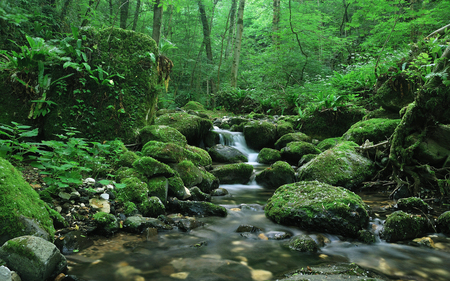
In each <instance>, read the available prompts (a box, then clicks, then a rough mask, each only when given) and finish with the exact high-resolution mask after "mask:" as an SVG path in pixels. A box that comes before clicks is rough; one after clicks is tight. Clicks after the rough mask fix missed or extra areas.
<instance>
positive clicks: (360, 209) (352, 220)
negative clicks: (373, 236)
mask: <svg viewBox="0 0 450 281" xmlns="http://www.w3.org/2000/svg"><path fill="white" fill-rule="evenodd" d="M264 211H265V214H266V217H268V218H269V219H271V220H273V221H274V222H276V223H280V224H284V225H294V226H298V227H300V228H302V229H306V230H313V231H320V232H327V233H331V234H338V235H344V236H348V237H357V235H358V231H359V230H361V229H365V228H366V226H367V225H368V223H369V214H368V211H367V206H366V204H364V202H363V201H362V199H361V198H360V197H359V196H358V195H356V194H355V193H353V192H351V191H349V190H347V189H345V188H342V187H336V186H331V185H328V184H325V183H321V182H318V181H302V182H296V183H292V184H286V185H283V186H281V187H279V188H278V189H277V190H276V191H275V193H274V194H273V196H272V197H271V198H270V199H269V200H268V202H267V205H266V207H265V208H264Z"/></svg>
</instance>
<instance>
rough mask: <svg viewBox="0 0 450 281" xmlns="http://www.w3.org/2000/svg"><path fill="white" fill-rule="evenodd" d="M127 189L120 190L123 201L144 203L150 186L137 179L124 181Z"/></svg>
mask: <svg viewBox="0 0 450 281" xmlns="http://www.w3.org/2000/svg"><path fill="white" fill-rule="evenodd" d="M122 183H124V184H125V187H123V188H120V189H118V191H117V192H118V195H119V197H120V198H122V200H123V201H132V202H138V203H139V202H143V201H144V200H146V199H147V197H148V185H147V183H145V182H143V181H141V180H140V179H138V178H136V177H130V178H125V179H123V180H122Z"/></svg>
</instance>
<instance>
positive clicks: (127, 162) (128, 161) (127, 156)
mask: <svg viewBox="0 0 450 281" xmlns="http://www.w3.org/2000/svg"><path fill="white" fill-rule="evenodd" d="M138 159H139V156H137V154H136V153H135V152H134V151H129V150H127V151H125V152H124V153H122V154H121V155H120V156H119V160H118V161H117V166H118V167H128V168H131V167H133V162H134V161H136V160H138Z"/></svg>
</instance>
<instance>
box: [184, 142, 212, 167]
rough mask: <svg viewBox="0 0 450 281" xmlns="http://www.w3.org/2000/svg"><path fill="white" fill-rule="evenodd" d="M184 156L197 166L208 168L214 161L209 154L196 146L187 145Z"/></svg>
mask: <svg viewBox="0 0 450 281" xmlns="http://www.w3.org/2000/svg"><path fill="white" fill-rule="evenodd" d="M186 150H187V151H186ZM184 156H185V158H186V159H187V160H190V161H191V162H192V163H194V165H196V166H208V165H211V164H212V159H211V156H210V155H209V153H208V152H207V151H206V150H204V149H201V148H199V147H196V146H191V145H186V149H185V151H184Z"/></svg>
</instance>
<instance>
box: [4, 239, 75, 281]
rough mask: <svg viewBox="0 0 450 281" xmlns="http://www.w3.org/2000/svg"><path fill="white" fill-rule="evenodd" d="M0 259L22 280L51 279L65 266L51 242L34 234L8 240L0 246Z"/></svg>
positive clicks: (38, 280) (39, 280)
mask: <svg viewBox="0 0 450 281" xmlns="http://www.w3.org/2000/svg"><path fill="white" fill-rule="evenodd" d="M0 259H3V260H4V261H5V262H6V264H7V266H8V268H10V269H11V270H14V271H16V272H17V273H18V274H19V276H20V278H21V279H22V280H24V281H42V280H53V279H54V278H55V277H56V276H57V275H58V274H59V273H61V272H62V271H63V270H65V268H66V266H67V261H66V258H65V257H64V256H63V255H62V254H61V252H60V251H59V250H58V248H57V247H56V246H55V245H54V244H53V243H50V242H48V241H46V240H44V239H42V238H40V237H36V236H21V237H16V238H14V239H11V240H8V241H7V242H6V243H4V244H3V246H2V247H1V248H0Z"/></svg>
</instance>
